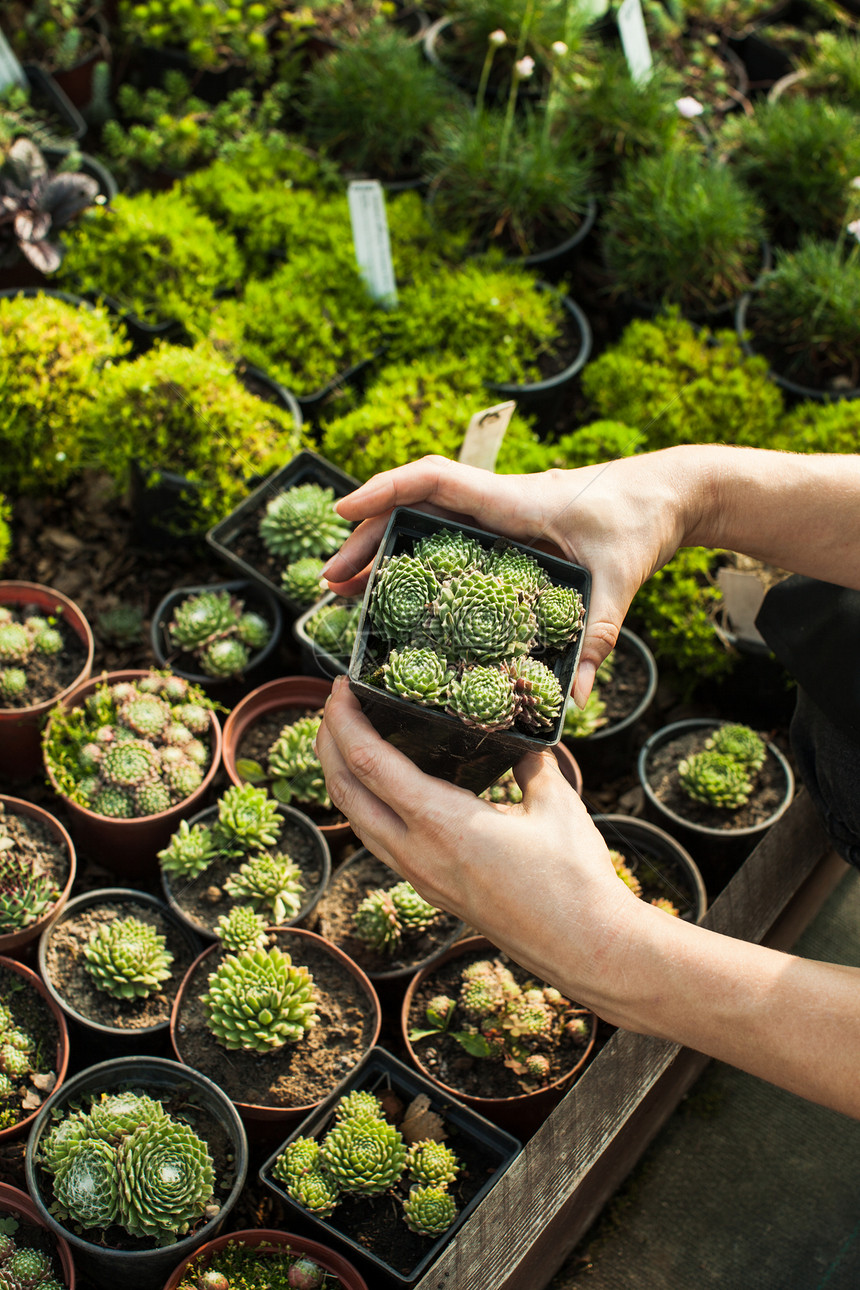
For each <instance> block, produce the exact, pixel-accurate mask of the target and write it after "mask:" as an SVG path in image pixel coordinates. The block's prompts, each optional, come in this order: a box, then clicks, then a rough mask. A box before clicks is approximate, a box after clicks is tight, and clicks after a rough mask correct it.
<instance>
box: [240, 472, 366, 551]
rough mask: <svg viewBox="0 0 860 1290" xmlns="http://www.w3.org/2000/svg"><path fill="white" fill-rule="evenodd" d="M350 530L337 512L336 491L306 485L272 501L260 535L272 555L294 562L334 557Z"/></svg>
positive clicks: (285, 492)
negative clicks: (308, 556)
mask: <svg viewBox="0 0 860 1290" xmlns="http://www.w3.org/2000/svg"><path fill="white" fill-rule="evenodd" d="M350 528H351V526H350V524H348V523H347V521H346V520H342V519H341V518H340V516H339V515H338V513H337V511H335V509H334V489H333V488H325V487H323V486H322V485H320V484H315V483H307V484H296V485H295V486H294V487H293V488H289V489H286V490H285V491H284V492H282V493H279V494H278V495H277V496H276V497H273V498H272V500H271V501H270V502H269V503H268V505H267V506H266V513H265V515H264V516H263V518H262V519H261V520H260V526H259V533H260V537H261V538H262V540H263V544H264V546H265V548H266V550H267V551H268V552H270V554H271V555H275V556H280V557H282V558H283V559H285V560H287V561H290V562H291V561H294V560H298V559H300V558H301V557H302V556H305V555H315V556H328V555H333V554H334V552H335V551H336V550H337V549H338V547H339V546H341V545H342V544H343V542H344V541H345V540H346V538H347V537H348V536H349V533H350Z"/></svg>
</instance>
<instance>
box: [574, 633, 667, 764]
mask: <svg viewBox="0 0 860 1290" xmlns="http://www.w3.org/2000/svg"><path fill="white" fill-rule="evenodd" d="M615 648H616V650H618V651H621V652H624V651H629V652H630V653H632V654H635V655H636V656H637V657H638V658H639V659H640V660H641V662H642V665H643V667H644V670H645V676H646V683H645V688H644V689H643V691H642V695H641V698H640V699H639V701H638V703H637V704H636V706H635V707H634V708H632V709H631V710H630V712H628V714H627V716H626V717H624V718H622V719H621V720H620V721H615V722H611V723H610V722H607V724H606V725H605V726H601V727H600V728H599V729H598V730H595V731H594V733H593V734H590V735H586V736H584V737H583V738H581V739H577V738H575V737H573V736H570V735H565V736H564V742H565V743H566V744H567V745H568V747H569V748H570V749H571V751H572V752H573V753H574V755H575V757H576V760H577V761H578V762H579V764H580V766H581V768H582V774H583V778H584V779H585V780H586V782H588V783H590V784H596V783H599V782H600V781H601V780H604V779H612V778H614V777H616V776H617V775H620V774H622V773H624V772H625V771H626V770H628V769H629V768H630V767H631V766H632V764H633V762H634V761H635V754H634V746H635V740H636V735H637V731H636V726H637V723H638V722H639V721H641V720H642V718H643V717H644V716H645V714H646V713H647V712H648V710H649V708H650V707H651V705H652V704H653V702H654V698H655V696H656V694H657V663H656V661H655V659H654V655H653V654H652V653H651V651H650V649H649V648H648V646H647V645H646V644H645V642H644V641H643V640H642V639H641V637H639V636H637V635H636V633H635V632H632V631H631V630H630V628H629V627H622V628H621V631H620V632H619V634H618V641H617V643H616V646H615Z"/></svg>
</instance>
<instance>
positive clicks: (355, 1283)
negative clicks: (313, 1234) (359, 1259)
mask: <svg viewBox="0 0 860 1290" xmlns="http://www.w3.org/2000/svg"><path fill="white" fill-rule="evenodd" d="M233 1241H240V1242H241V1243H242V1245H247V1246H248V1247H249V1248H250V1249H252V1250H259V1251H260V1253H261V1254H276V1253H279V1252H280V1251H281V1250H288V1251H289V1253H290V1254H303V1255H305V1256H306V1257H307V1258H309V1259H313V1260H314V1262H315V1263H318V1264H319V1265H320V1267H321V1268H323V1269H324V1270H325V1271H326V1272H331V1274H332V1275H333V1276H336V1277H337V1278H338V1280H339V1281H340V1283H341V1285H342V1286H343V1290H368V1288H367V1282H366V1281H365V1279H364V1277H363V1276H362V1275H361V1273H360V1272H359V1271H358V1270H357V1269H356V1268H354V1267H353V1265H352V1264H351V1263H348V1262H347V1260H346V1259H345V1258H344V1257H343V1256H342V1255H341V1254H337V1253H335V1251H334V1250H330V1249H329V1248H328V1246H325V1245H320V1243H319V1241H311V1240H308V1238H307V1237H306V1236H295V1235H294V1234H293V1233H292V1232H276V1231H274V1230H273V1229H272V1228H268V1227H254V1228H246V1229H244V1230H242V1231H239V1232H228V1233H227V1234H226V1235H225V1236H218V1237H216V1238H215V1240H214V1241H207V1242H206V1244H205V1245H201V1247H200V1249H199V1250H197V1251H196V1252H195V1253H194V1254H192V1255H191V1257H190V1258H187V1259H185V1261H184V1262H183V1263H181V1264H180V1265H179V1267H178V1268H175V1269H174V1271H173V1272H172V1273H171V1274H170V1276H169V1277H168V1278H167V1280H166V1281H165V1283H164V1290H177V1287H178V1286H179V1285H180V1283H181V1282H182V1280H183V1278H184V1277H185V1276H186V1275H187V1273H188V1270H189V1268H190V1267H191V1265H192V1264H196V1265H197V1266H198V1267H199V1266H204V1267H208V1266H209V1265H210V1264H211V1263H213V1262H214V1259H215V1255H216V1254H218V1253H219V1251H221V1250H223V1249H224V1248H225V1246H227V1245H229V1244H230V1243H231V1242H233Z"/></svg>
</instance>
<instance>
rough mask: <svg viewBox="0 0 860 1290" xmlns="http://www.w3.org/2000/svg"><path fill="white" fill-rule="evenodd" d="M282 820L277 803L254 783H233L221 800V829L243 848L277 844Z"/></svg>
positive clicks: (219, 822)
mask: <svg viewBox="0 0 860 1290" xmlns="http://www.w3.org/2000/svg"><path fill="white" fill-rule="evenodd" d="M283 823H284V821H283V816H282V815H281V813H280V812H279V810H278V803H277V802H276V801H274V800H273V799H272V798H271V797H269V795H268V794H267V793H266V790H265V789H264V788H256V787H255V786H254V785H253V784H238V785H236V784H234V785H233V787H232V788H228V789H227V791H226V792H225V793H223V794H222V795H221V797H220V799H219V801H218V828H219V833H220V834H221V835H223V836H226V838H227V839H228V840H229V841H230V843H232V844H233V845H234V846H235V847H237V848H241V850H243V851H247V850H252V849H253V850H257V849H260V848H262V847H271V846H274V845H275V843H276V842H277V840H278V838H279V837H280V836H281V830H282V828H283Z"/></svg>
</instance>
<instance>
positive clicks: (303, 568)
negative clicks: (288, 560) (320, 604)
mask: <svg viewBox="0 0 860 1290" xmlns="http://www.w3.org/2000/svg"><path fill="white" fill-rule="evenodd" d="M323 565H324V561H323V560H321V559H319V558H318V557H317V556H313V555H305V556H302V557H301V559H300V560H296V561H294V562H293V564H288V565H287V567H286V569H284V571H283V572H282V574H281V587H282V588H283V590H284V592H285V594H286V595H287V596H288V597H289V598H290V600H292V601H294V602H295V604H297V605H298V606H299V607H300V608H302V609H307V608H308V606H309V605H312V604H313V603H314V601H315V600H318V599H319V594H320V590H321V588H320V578H321V577H322V571H323Z"/></svg>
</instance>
